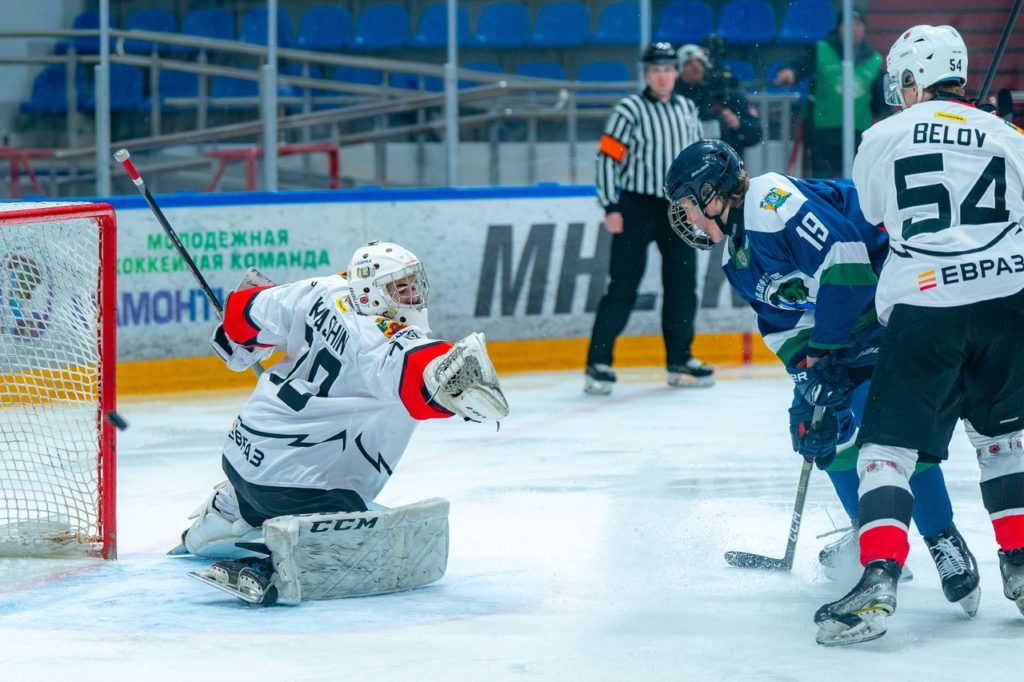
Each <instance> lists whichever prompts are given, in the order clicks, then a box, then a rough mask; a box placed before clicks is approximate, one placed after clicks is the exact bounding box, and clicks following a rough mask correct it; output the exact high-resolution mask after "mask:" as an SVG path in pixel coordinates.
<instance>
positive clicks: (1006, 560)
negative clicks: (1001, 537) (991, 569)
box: [999, 547, 1024, 615]
mask: <svg viewBox="0 0 1024 682" xmlns="http://www.w3.org/2000/svg"><path fill="white" fill-rule="evenodd" d="M999 572H1000V573H1001V574H1002V576H1003V594H1005V595H1006V598H1007V599H1009V600H1010V601H1012V602H1014V603H1015V604H1017V608H1018V609H1020V613H1021V615H1024V547H1022V548H1020V549H1011V550H1010V551H1009V552H1004V551H1003V550H999Z"/></svg>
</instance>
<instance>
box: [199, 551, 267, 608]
mask: <svg viewBox="0 0 1024 682" xmlns="http://www.w3.org/2000/svg"><path fill="white" fill-rule="evenodd" d="M188 574H189V575H190V576H192V577H193V578H195V579H196V580H198V581H199V582H203V583H206V584H207V585H212V586H213V587H216V588H217V589H219V590H224V591H225V592H227V593H228V594H230V595H232V596H234V597H238V598H239V599H241V600H242V601H244V602H246V603H248V604H259V605H260V606H270V605H271V604H274V603H275V602H277V587H275V585H274V583H275V579H274V566H273V564H272V563H271V561H270V559H269V558H267V559H254V558H249V559H222V560H219V561H214V562H213V565H212V566H210V568H208V569H206V570H204V571H189V572H188Z"/></svg>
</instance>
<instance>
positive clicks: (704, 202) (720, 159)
mask: <svg viewBox="0 0 1024 682" xmlns="http://www.w3.org/2000/svg"><path fill="white" fill-rule="evenodd" d="M742 173H743V160H742V159H741V158H740V155H739V154H737V153H736V150H735V149H733V148H732V147H730V146H729V145H728V144H726V143H725V142H722V141H721V140H700V141H699V142H694V143H693V144H691V145H690V146H689V147H687V148H686V149H684V150H683V151H681V152H679V155H678V156H676V158H675V161H673V162H672V165H671V166H669V169H668V175H667V176H666V178H665V197H666V198H667V199H668V201H669V204H670V206H669V211H668V215H669V222H670V223H671V225H672V229H673V230H675V231H676V234H678V235H679V236H680V238H682V240H683V241H685V242H686V243H687V244H689V245H690V246H692V247H694V248H697V249H710V248H712V247H713V246H714V243H713V242H712V241H711V239H710V238H709V237H708V236H707V235H706V234H704V232H703V231H701V230H700V229H698V228H697V227H696V226H694V225H691V224H690V223H689V221H688V220H687V218H686V209H685V208H684V207H683V204H682V200H683V199H688V200H689V201H690V202H691V203H692V204H693V205H694V206H696V207H697V208H699V209H700V210H701V212H704V210H705V209H707V207H708V204H710V203H711V202H712V201H713V200H714V199H715V197H718V196H721V197H728V196H729V194H730V193H731V192H732V191H733V190H734V189H736V185H737V184H739V181H740V177H741V176H742Z"/></svg>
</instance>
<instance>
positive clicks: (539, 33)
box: [526, 0, 590, 47]
mask: <svg viewBox="0 0 1024 682" xmlns="http://www.w3.org/2000/svg"><path fill="white" fill-rule="evenodd" d="M589 35H590V12H589V11H588V10H587V8H586V6H585V5H582V4H581V3H578V2H575V1H574V0H562V1H561V2H552V3H549V4H547V5H544V6H543V7H541V8H540V12H539V13H538V14H537V25H536V26H535V27H534V29H533V35H531V36H530V38H529V40H527V41H526V44H527V45H529V46H530V47H578V46H579V45H582V44H583V43H585V42H586V41H587V37H588V36H589Z"/></svg>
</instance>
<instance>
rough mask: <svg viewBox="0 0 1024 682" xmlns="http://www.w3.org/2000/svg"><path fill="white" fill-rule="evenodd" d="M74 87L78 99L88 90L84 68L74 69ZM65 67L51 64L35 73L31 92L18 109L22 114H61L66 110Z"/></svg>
mask: <svg viewBox="0 0 1024 682" xmlns="http://www.w3.org/2000/svg"><path fill="white" fill-rule="evenodd" d="M75 89H76V91H77V94H78V97H79V99H81V98H82V96H83V93H88V92H89V91H90V85H89V81H88V73H87V72H86V70H85V69H84V68H79V69H77V70H76V71H75ZM67 98H68V85H67V67H66V66H65V65H64V64H51V65H49V66H47V67H46V68H44V69H43V70H42V71H40V72H39V73H38V74H36V77H35V80H33V81H32V94H31V95H30V96H29V99H28V101H27V102H22V103H21V106H20V107H19V110H20V111H21V112H22V113H24V114H63V113H66V112H67V110H68V102H67Z"/></svg>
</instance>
